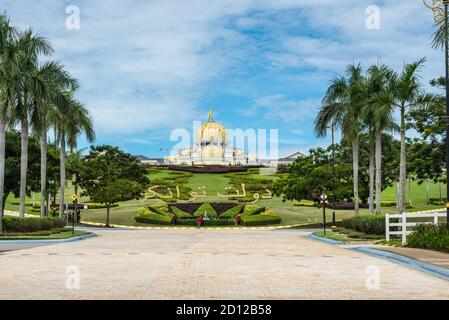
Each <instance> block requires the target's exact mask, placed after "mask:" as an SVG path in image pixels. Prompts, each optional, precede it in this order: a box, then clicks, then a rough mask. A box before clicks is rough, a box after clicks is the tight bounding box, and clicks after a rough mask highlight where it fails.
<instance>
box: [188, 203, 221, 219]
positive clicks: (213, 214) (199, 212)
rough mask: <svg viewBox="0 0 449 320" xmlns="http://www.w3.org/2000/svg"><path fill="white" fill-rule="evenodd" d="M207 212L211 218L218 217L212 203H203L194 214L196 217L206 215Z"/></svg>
mask: <svg viewBox="0 0 449 320" xmlns="http://www.w3.org/2000/svg"><path fill="white" fill-rule="evenodd" d="M205 213H207V216H208V217H209V218H216V217H217V212H216V211H215V209H214V208H213V207H212V206H211V205H210V203H203V204H202V205H201V206H200V207H199V208H198V210H196V211H195V213H194V214H193V216H194V217H199V216H201V215H202V216H203V217H204V216H205Z"/></svg>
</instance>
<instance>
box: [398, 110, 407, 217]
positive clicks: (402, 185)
mask: <svg viewBox="0 0 449 320" xmlns="http://www.w3.org/2000/svg"><path fill="white" fill-rule="evenodd" d="M405 152H406V151H405V108H404V107H401V158H400V163H399V211H400V212H401V213H402V212H404V211H405V204H406V202H405V201H406V200H405V192H406V188H407V187H406V181H407V172H406V161H407V160H406V154H405Z"/></svg>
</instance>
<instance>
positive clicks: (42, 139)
mask: <svg viewBox="0 0 449 320" xmlns="http://www.w3.org/2000/svg"><path fill="white" fill-rule="evenodd" d="M40 144H41V217H44V216H45V215H46V207H45V200H46V199H47V130H45V129H43V130H42V132H41V134H40Z"/></svg>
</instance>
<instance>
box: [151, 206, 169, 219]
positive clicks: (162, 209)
mask: <svg viewBox="0 0 449 320" xmlns="http://www.w3.org/2000/svg"><path fill="white" fill-rule="evenodd" d="M148 210H149V211H151V212H153V213H157V214H160V215H163V216H170V217H171V214H170V212H169V211H168V208H167V207H166V206H158V205H152V206H148ZM148 213H149V212H148Z"/></svg>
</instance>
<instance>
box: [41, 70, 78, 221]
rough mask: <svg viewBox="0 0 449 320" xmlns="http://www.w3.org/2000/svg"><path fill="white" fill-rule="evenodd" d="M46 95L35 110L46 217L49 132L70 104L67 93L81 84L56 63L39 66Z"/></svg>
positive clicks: (43, 204) (43, 213)
mask: <svg viewBox="0 0 449 320" xmlns="http://www.w3.org/2000/svg"><path fill="white" fill-rule="evenodd" d="M38 68H39V73H40V74H41V76H42V79H43V80H44V84H45V86H44V87H45V89H46V93H45V94H43V95H42V96H40V97H39V98H38V99H36V107H35V108H34V109H33V114H32V118H33V127H34V131H35V132H36V133H37V134H38V135H39V139H40V146H41V216H45V215H46V207H45V197H46V195H47V172H46V170H47V131H48V129H49V127H50V126H51V123H50V122H51V119H52V118H54V116H52V114H54V113H55V112H57V110H58V109H60V110H64V109H66V108H67V105H68V104H69V103H70V101H69V98H68V97H67V94H66V93H67V92H71V91H75V90H76V89H77V88H78V86H79V84H78V81H77V80H76V79H74V78H73V77H71V75H70V74H69V73H68V72H66V71H65V70H64V68H63V66H62V65H60V64H59V63H56V62H46V63H45V64H43V65H42V66H39V67H38Z"/></svg>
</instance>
